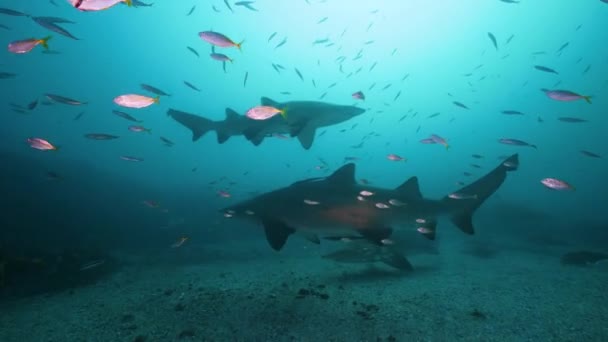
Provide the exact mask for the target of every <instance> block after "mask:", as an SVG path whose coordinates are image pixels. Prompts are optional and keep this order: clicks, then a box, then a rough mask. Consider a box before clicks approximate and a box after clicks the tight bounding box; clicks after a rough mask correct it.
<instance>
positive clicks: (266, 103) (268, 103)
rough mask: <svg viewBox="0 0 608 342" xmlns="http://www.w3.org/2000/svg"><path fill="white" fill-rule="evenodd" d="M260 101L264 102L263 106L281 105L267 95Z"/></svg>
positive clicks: (276, 106) (275, 106)
mask: <svg viewBox="0 0 608 342" xmlns="http://www.w3.org/2000/svg"><path fill="white" fill-rule="evenodd" d="M260 102H261V103H262V106H270V107H274V108H278V106H279V105H280V104H279V103H278V102H277V101H275V100H273V99H271V98H269V97H265V96H262V98H261V99H260Z"/></svg>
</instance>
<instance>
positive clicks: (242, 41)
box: [234, 39, 245, 51]
mask: <svg viewBox="0 0 608 342" xmlns="http://www.w3.org/2000/svg"><path fill="white" fill-rule="evenodd" d="M244 42H245V39H243V40H241V42H240V43H238V44H236V43H235V44H234V46H236V48H237V49H239V51H243V50H241V45H243V43H244Z"/></svg>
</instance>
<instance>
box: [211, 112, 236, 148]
mask: <svg viewBox="0 0 608 342" xmlns="http://www.w3.org/2000/svg"><path fill="white" fill-rule="evenodd" d="M238 120H239V114H238V113H237V112H235V111H234V110H233V109H231V108H226V119H225V120H224V121H223V122H221V123H222V124H223V125H218V127H217V129H216V132H217V142H218V143H220V144H223V143H225V142H226V141H227V140H228V139H230V137H231V136H232V135H231V134H230V132H229V131H228V130H227V129H225V128H224V127H231V126H236V125H237V122H238Z"/></svg>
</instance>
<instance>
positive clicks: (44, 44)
mask: <svg viewBox="0 0 608 342" xmlns="http://www.w3.org/2000/svg"><path fill="white" fill-rule="evenodd" d="M51 38H53V36H46V37H44V38H42V39H40V45H42V47H43V48H45V49H47V50H48V49H49V44H48V41H49V40H50V39H51Z"/></svg>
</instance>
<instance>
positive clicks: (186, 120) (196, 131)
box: [167, 109, 216, 141]
mask: <svg viewBox="0 0 608 342" xmlns="http://www.w3.org/2000/svg"><path fill="white" fill-rule="evenodd" d="M167 115H169V116H170V117H172V118H173V119H174V120H175V121H177V122H179V123H180V124H182V125H184V126H186V127H187V128H188V129H190V131H192V141H197V140H198V139H200V138H201V137H202V136H203V135H205V134H206V133H207V132H209V131H212V130H216V122H215V121H212V120H209V119H206V118H203V117H201V116H198V115H194V114H190V113H186V112H182V111H179V110H175V109H169V110H168V111H167Z"/></svg>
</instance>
